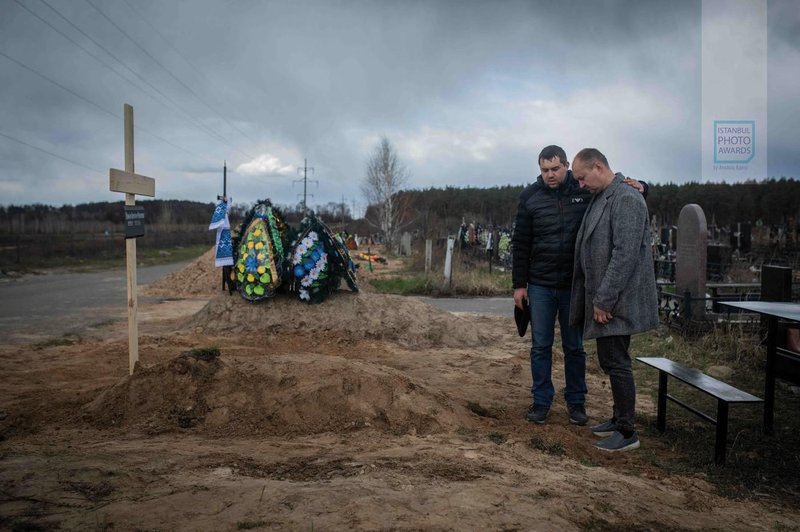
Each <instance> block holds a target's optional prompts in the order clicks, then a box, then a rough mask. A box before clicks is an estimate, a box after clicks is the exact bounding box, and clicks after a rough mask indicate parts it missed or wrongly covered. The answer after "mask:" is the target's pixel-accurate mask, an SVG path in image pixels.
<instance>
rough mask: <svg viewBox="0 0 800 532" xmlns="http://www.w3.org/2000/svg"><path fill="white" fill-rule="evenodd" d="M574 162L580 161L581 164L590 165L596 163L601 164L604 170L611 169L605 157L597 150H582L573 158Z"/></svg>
mask: <svg viewBox="0 0 800 532" xmlns="http://www.w3.org/2000/svg"><path fill="white" fill-rule="evenodd" d="M575 160H576V161H581V162H582V163H583V164H587V165H592V164H594V163H596V162H598V161H599V162H601V163H602V164H603V166H605V167H606V168H611V167H610V166H609V165H608V159H606V156H605V155H603V154H602V153H600V150H598V149H597V148H584V149H582V150H581V151H579V152H578V154H577V155H576V156H575Z"/></svg>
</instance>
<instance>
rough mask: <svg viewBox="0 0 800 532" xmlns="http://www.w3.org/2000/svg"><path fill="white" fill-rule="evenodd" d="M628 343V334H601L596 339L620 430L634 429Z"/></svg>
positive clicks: (598, 355) (634, 391) (633, 400)
mask: <svg viewBox="0 0 800 532" xmlns="http://www.w3.org/2000/svg"><path fill="white" fill-rule="evenodd" d="M630 344H631V337H630V336H603V337H601V338H598V339H597V358H598V359H599V361H600V367H601V368H602V369H603V372H604V373H605V374H606V375H608V379H609V381H611V395H612V396H613V397H614V419H615V420H616V422H617V427H618V428H619V430H620V431H628V430H631V431H632V430H634V416H635V412H636V385H635V384H634V382H633V370H632V369H631V357H630V355H629V354H628V347H629V346H630Z"/></svg>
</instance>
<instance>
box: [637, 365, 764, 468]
mask: <svg viewBox="0 0 800 532" xmlns="http://www.w3.org/2000/svg"><path fill="white" fill-rule="evenodd" d="M636 360H638V361H639V362H642V363H644V364H647V365H648V366H652V367H654V368H656V369H657V370H658V421H657V426H658V430H659V431H660V432H664V430H666V428H667V399H669V400H670V401H672V402H674V403H676V404H678V405H680V406H682V407H683V408H685V409H686V410H689V411H690V412H693V413H695V414H697V415H698V416H700V418H702V419H704V420H706V421H708V422H710V423H712V424H713V425H716V426H717V440H716V445H715V447H714V461H715V462H716V463H717V464H724V463H725V450H726V447H727V439H728V405H729V404H731V403H761V402H763V399H759V398H758V397H756V396H755V395H750V394H749V393H747V392H743V391H742V390H739V389H737V388H734V387H733V386H731V385H730V384H725V383H724V382H722V381H718V380H717V379H715V378H713V377H709V376H708V375H706V374H704V373H702V372H700V371H698V370H696V369H692V368H687V367H686V366H683V365H681V364H678V363H677V362H673V361H672V360H669V359H668V358H653V357H637V358H636ZM668 375H671V376H673V377H675V378H676V379H678V380H679V381H682V382H685V383H686V384H688V385H689V386H692V387H694V388H697V389H698V390H700V391H701V392H703V393H706V394H708V395H710V396H711V397H713V398H715V399H716V400H717V418H716V419H714V418H713V417H711V416H709V415H707V414H705V413H703V412H700V411H699V410H695V409H694V408H692V407H691V406H689V405H687V404H686V403H684V402H682V401H680V400H679V399H676V398H675V397H673V396H671V395H669V394H668V393H667V376H668Z"/></svg>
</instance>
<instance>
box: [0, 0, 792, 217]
mask: <svg viewBox="0 0 800 532" xmlns="http://www.w3.org/2000/svg"><path fill="white" fill-rule="evenodd" d="M768 6H769V18H768V21H769V22H768V24H769V32H768V35H769V38H768V54H769V55H768V57H769V60H768V124H769V128H768V131H769V144H768V156H769V167H768V173H769V176H772V177H780V176H792V177H796V178H800V149H798V148H797V144H798V140H799V139H800V135H798V134H797V130H798V124H800V99H799V98H798V96H799V95H800V90H799V89H798V85H797V77H798V73H800V3H798V2H796V1H794V0H783V1H774V2H773V1H770V2H769V4H768ZM731 38H735V35H732V36H731ZM700 49H701V16H700V4H699V2H698V1H696V0H685V1H670V2H661V1H629V2H625V1H605V2H598V1H593V0H585V1H573V2H569V1H567V2H558V3H556V2H545V1H541V2H535V1H518V2H515V1H505V0H498V1H468V0H448V1H445V0H439V1H437V0H427V1H411V0H392V1H388V0H387V1H378V0H363V1H357V0H338V1H337V0H320V1H313V2H312V1H289V0H285V1H279V2H278V1H276V2H270V1H260V0H238V1H233V0H228V1H224V0H217V1H211V0H191V1H190V0H183V1H176V0H170V1H164V0H0V85H1V86H2V90H0V204H23V203H47V204H53V205H61V204H65V203H66V204H74V203H82V202H89V201H116V200H119V199H121V195H120V194H117V193H112V192H109V190H108V169H109V168H112V167H114V168H124V158H123V125H122V119H121V117H122V107H123V104H124V103H130V104H131V105H133V107H134V113H135V124H136V127H137V129H136V146H135V162H136V172H137V173H140V174H144V175H149V176H151V177H154V178H155V179H156V195H157V197H158V198H161V199H191V200H197V201H213V200H214V199H215V198H216V195H217V194H220V193H221V192H222V190H221V189H222V164H223V160H227V161H228V169H229V174H228V177H229V180H228V192H229V194H230V195H231V196H232V197H233V199H234V201H236V202H252V201H254V200H256V199H259V198H267V197H268V198H271V199H272V200H273V202H275V203H279V204H289V203H291V204H294V203H296V202H297V201H298V194H300V193H302V190H303V187H302V183H293V181H294V180H296V179H298V178H300V177H301V176H299V175H298V172H297V168H298V166H300V167H302V165H303V160H304V158H307V159H308V164H309V166H313V167H314V168H315V172H314V174H313V175H310V178H312V179H315V180H318V181H319V185H318V186H317V185H316V184H310V186H309V192H310V193H312V194H314V197H313V198H309V204H312V205H313V204H324V203H327V202H331V201H335V202H339V201H341V200H342V198H344V201H346V202H347V204H348V205H350V206H351V207H352V205H353V204H354V203H355V205H356V210H357V211H359V210H360V209H362V208H363V206H364V198H363V196H362V194H361V192H360V183H361V181H362V179H363V176H364V168H365V164H366V160H367V158H368V156H369V154H370V152H371V151H372V150H373V149H374V147H375V145H376V144H377V143H378V141H379V139H380V137H381V136H383V135H385V136H387V137H388V138H389V140H390V141H391V142H392V143H393V144H394V146H395V147H396V148H397V151H398V153H399V156H400V158H401V159H402V160H403V161H404V162H405V163H406V165H407V166H408V169H409V171H410V174H411V179H410V182H409V187H411V188H425V187H430V186H437V187H444V186H494V185H506V184H514V185H519V184H525V183H529V182H531V181H532V180H533V179H534V178H535V177H536V175H537V174H538V173H539V172H538V167H537V160H536V156H537V155H538V153H539V151H540V150H541V148H543V147H544V146H546V145H548V144H553V143H555V144H559V145H561V146H563V147H564V148H565V149H566V150H567V154H568V156H570V157H572V155H574V153H575V152H577V151H578V150H579V149H581V148H583V147H587V146H593V147H597V148H599V149H600V150H601V151H603V152H604V153H605V154H606V155H607V157H608V159H609V161H610V163H611V166H612V168H613V169H614V170H618V171H622V172H624V173H626V174H628V175H632V176H636V177H640V178H642V179H645V180H648V181H650V182H654V183H666V182H669V181H671V182H676V183H682V182H686V181H690V180H694V181H697V180H702V176H700V175H699V174H700V166H701V153H700V149H701V146H700V145H701V142H700V140H701V139H700V116H701V103H702V102H701V96H700V95H701V71H700V70H701V68H700V65H701V57H700ZM731 67H732V68H735V64H732V65H731ZM37 148H38V149H37ZM753 177H754V178H762V177H766V176H753Z"/></svg>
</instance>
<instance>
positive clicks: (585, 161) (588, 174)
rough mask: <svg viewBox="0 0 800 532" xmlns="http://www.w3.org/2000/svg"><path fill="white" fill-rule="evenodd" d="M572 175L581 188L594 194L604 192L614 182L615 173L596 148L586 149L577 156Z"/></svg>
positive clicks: (573, 163) (573, 162)
mask: <svg viewBox="0 0 800 532" xmlns="http://www.w3.org/2000/svg"><path fill="white" fill-rule="evenodd" d="M572 175H573V176H574V177H575V179H576V180H577V181H578V184H579V185H580V186H581V188H586V189H588V190H589V191H591V192H592V193H597V192H600V191H602V190H604V189H605V188H606V187H607V186H608V185H610V184H611V182H612V181H613V180H614V172H612V171H611V168H609V166H608V159H606V156H605V155H603V154H602V153H600V150H598V149H596V148H584V149H582V150H581V151H579V152H578V153H577V155H575V160H574V161H572Z"/></svg>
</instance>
